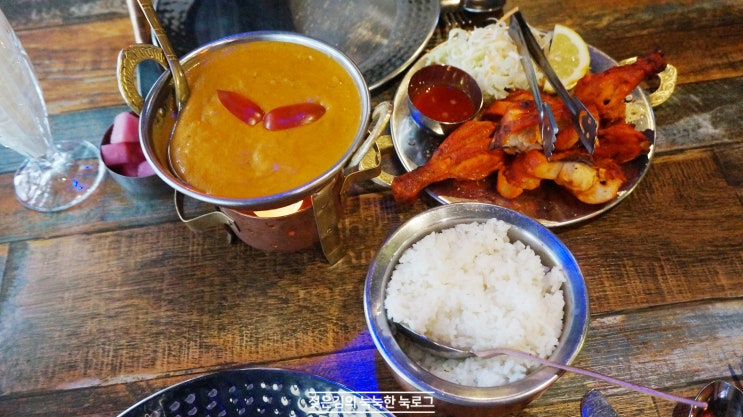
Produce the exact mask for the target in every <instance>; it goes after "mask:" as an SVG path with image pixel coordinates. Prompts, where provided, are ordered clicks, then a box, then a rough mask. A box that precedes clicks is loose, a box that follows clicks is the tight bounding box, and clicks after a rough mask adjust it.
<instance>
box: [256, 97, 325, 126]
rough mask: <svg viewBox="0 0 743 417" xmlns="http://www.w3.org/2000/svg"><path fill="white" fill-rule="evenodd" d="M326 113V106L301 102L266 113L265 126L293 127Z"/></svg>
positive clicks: (309, 121) (312, 120) (310, 121)
mask: <svg viewBox="0 0 743 417" xmlns="http://www.w3.org/2000/svg"><path fill="white" fill-rule="evenodd" d="M323 114H325V107H323V106H322V105H320V104H317V103H299V104H291V105H289V106H282V107H276V108H275V109H273V110H271V111H269V112H268V113H266V115H265V117H264V118H263V126H265V127H266V129H268V130H283V129H291V128H293V127H299V126H303V125H306V124H308V123H312V122H314V121H315V120H317V119H319V118H320V117H322V115H323Z"/></svg>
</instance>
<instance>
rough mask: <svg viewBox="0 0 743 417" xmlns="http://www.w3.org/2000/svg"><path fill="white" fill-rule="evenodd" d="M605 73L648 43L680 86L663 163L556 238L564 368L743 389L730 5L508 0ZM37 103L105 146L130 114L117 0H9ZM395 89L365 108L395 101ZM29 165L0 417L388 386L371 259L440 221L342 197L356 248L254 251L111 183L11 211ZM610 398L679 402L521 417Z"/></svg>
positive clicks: (574, 398)
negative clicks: (313, 379)
mask: <svg viewBox="0 0 743 417" xmlns="http://www.w3.org/2000/svg"><path fill="white" fill-rule="evenodd" d="M514 6H518V7H519V8H520V9H521V10H522V12H523V13H524V14H525V16H527V18H528V19H529V21H530V22H531V23H533V24H535V25H536V26H541V27H546V28H549V27H551V26H552V25H553V24H554V23H562V24H566V25H569V26H572V27H573V28H575V29H576V30H578V31H579V32H580V33H581V34H582V35H583V37H584V38H585V39H586V40H587V41H588V42H589V43H591V44H592V45H594V46H595V47H597V48H599V49H601V50H603V51H605V52H606V53H608V54H609V55H610V56H613V57H615V58H617V59H621V58H625V57H629V56H635V55H638V54H642V53H645V52H648V51H649V50H651V49H653V48H655V47H660V48H661V49H662V50H663V51H664V52H665V54H666V57H667V59H668V61H669V62H670V63H672V64H673V65H675V66H676V67H677V68H678V71H679V78H678V85H677V88H676V91H675V93H674V94H673V96H672V97H671V98H670V99H669V100H668V101H667V102H666V103H664V104H663V105H661V106H660V107H659V108H657V109H656V111H655V115H656V119H657V124H658V129H657V130H658V132H657V144H658V145H657V153H656V157H655V158H654V160H653V163H652V167H651V169H650V171H649V173H648V175H647V176H646V178H645V179H644V180H643V181H642V183H641V184H640V185H639V186H638V187H637V189H636V190H635V191H634V193H632V195H630V196H629V197H628V198H627V199H626V200H624V201H623V202H622V203H621V204H619V205H618V206H617V207H615V208H614V209H612V210H610V211H609V212H607V213H605V214H604V215H602V216H600V217H598V218H596V219H594V220H591V221H588V222H585V223H583V224H581V225H579V226H575V227H571V228H567V229H564V230H555V232H556V233H557V234H558V236H559V237H560V238H561V239H562V240H563V241H564V242H565V243H566V245H567V246H568V247H569V248H570V249H571V250H572V251H573V253H574V254H575V257H576V258H577V260H578V262H579V263H580V265H581V268H582V271H583V273H584V275H585V279H586V281H587V283H588V287H589V292H590V308H591V320H590V328H589V331H588V336H587V339H586V343H585V346H584V348H583V350H582V352H581V354H580V356H579V357H578V359H577V361H576V363H575V364H576V365H578V366H581V367H586V368H590V369H593V370H595V371H599V372H602V373H605V374H609V375H612V376H614V377H618V378H623V379H626V380H629V381H633V382H637V383H642V384H646V385H649V386H652V387H654V388H657V389H661V390H665V391H668V392H671V393H674V394H678V395H685V396H694V395H695V394H696V393H697V391H698V390H699V389H700V388H701V387H702V386H703V385H705V384H706V383H707V382H709V381H710V380H713V379H717V378H723V379H728V380H730V379H731V373H733V374H735V375H737V376H740V375H741V374H743V366H742V365H741V363H742V362H743V77H742V76H743V3H741V2H740V1H739V0H709V1H705V2H697V1H690V0H640V1H635V0H631V1H630V0H611V1H607V0H565V1H560V2H554V1H548V0H529V1H517V0H509V1H508V4H507V7H508V8H510V7H514ZM0 8H2V10H3V11H4V12H5V13H6V15H7V16H8V18H9V19H10V20H11V22H12V23H13V25H14V27H15V28H16V30H17V32H18V34H19V37H20V38H21V40H22V42H23V44H24V46H25V48H26V49H27V51H28V53H29V55H30V57H31V60H32V61H33V63H34V65H35V67H36V72H37V74H38V77H39V78H40V80H41V84H42V87H43V90H44V94H45V97H46V100H47V102H48V107H49V111H50V113H51V120H52V129H53V131H54V134H55V136H56V137H57V138H81V139H87V140H90V141H93V142H97V141H99V140H100V137H101V136H102V134H103V132H104V131H105V130H106V128H107V127H108V125H109V124H110V123H111V121H112V119H113V117H114V115H116V114H117V113H119V112H121V111H124V110H126V107H125V106H124V104H123V99H122V98H121V96H120V95H119V92H118V89H117V83H116V76H115V71H114V68H115V65H116V56H117V54H118V51H119V50H120V49H122V48H124V47H126V46H128V45H129V44H131V43H133V40H134V38H133V34H132V33H133V32H132V26H131V24H130V20H129V16H128V14H127V8H126V4H125V1H124V0H80V1H74V2H73V1H54V0H46V1H38V0H34V1H32V0H0ZM397 82H399V80H395V82H393V83H391V85H390V86H389V87H388V89H387V90H386V91H385V92H383V93H381V94H379V95H377V96H375V100H381V99H384V98H385V97H389V95H390V94H391V92H392V91H394V89H395V87H396V83H397ZM20 162H21V158H20V157H19V156H18V155H16V154H15V153H13V152H11V151H9V150H6V149H3V150H0V277H2V280H1V281H0V415H2V416H41V415H44V416H48V415H53V416H57V417H63V416H113V415H117V414H118V413H120V412H122V411H123V410H125V409H126V408H127V407H128V406H130V405H131V404H134V403H135V402H137V401H138V400H140V399H142V398H144V397H145V396H147V395H149V394H151V393H154V392H156V391H157V390H159V389H162V388H165V387H167V386H169V385H171V384H173V383H175V382H178V381H182V380H185V379H188V378H192V377H194V376H197V375H201V374H204V373H208V372H213V371H217V370H221V369H233V368H240V367H247V366H270V367H282V368H291V369H298V370H303V371H308V372H312V373H315V374H318V375H321V376H324V377H327V378H330V379H332V380H336V381H338V382H340V383H343V384H345V385H347V386H349V387H351V388H353V389H356V390H360V391H390V390H395V389H398V386H397V385H396V383H395V382H394V380H393V379H392V377H391V374H390V372H389V371H388V370H387V369H386V367H385V365H384V363H383V361H382V359H381V358H380V356H379V355H378V353H377V351H376V349H375V347H374V345H373V343H372V341H371V339H370V337H369V333H368V331H367V329H366V324H365V321H364V317H363V307H362V287H363V282H364V278H365V274H366V271H367V268H368V266H369V264H370V262H371V260H372V259H373V257H374V255H375V253H376V250H377V248H378V247H379V245H380V244H381V243H382V241H383V240H384V239H385V237H386V236H387V235H388V234H390V233H391V232H392V231H393V230H394V229H395V228H396V227H397V226H399V225H400V224H401V223H402V222H404V221H405V220H406V219H408V218H410V217H412V216H413V215H415V214H417V213H419V212H421V211H423V210H425V209H426V208H428V207H430V206H432V205H433V204H432V203H428V202H423V201H421V202H419V203H417V204H416V205H414V206H413V207H411V208H407V209H402V208H399V207H398V206H396V205H395V204H394V202H393V200H392V198H391V196H390V194H389V193H388V192H384V191H382V192H373V193H364V194H360V195H355V196H352V197H350V198H348V199H347V201H346V206H345V218H344V220H343V222H342V224H341V231H342V234H343V238H344V239H345V241H346V243H347V245H348V247H349V252H348V254H347V255H346V256H345V257H344V258H343V259H342V260H341V261H340V262H338V263H337V264H335V265H332V266H331V265H329V264H328V263H327V262H326V261H325V259H324V258H323V256H322V254H321V252H320V251H319V249H317V248H312V249H308V250H305V251H302V252H299V253H292V254H281V253H265V252H261V251H258V250H255V249H252V248H251V247H249V246H247V245H245V244H242V243H228V242H227V241H226V239H225V234H224V233H223V232H214V233H198V234H197V233H192V232H190V231H189V230H188V229H187V228H186V226H184V225H183V224H182V223H181V222H180V221H179V220H178V218H177V217H176V213H175V211H174V208H173V204H172V202H171V199H170V198H168V197H164V198H162V199H157V198H156V199H139V200H138V199H134V198H133V197H131V196H130V195H128V194H126V193H125V192H123V191H122V190H121V189H120V188H119V187H118V185H117V184H115V183H114V182H113V181H112V180H111V179H110V178H107V179H106V180H105V183H104V185H103V186H102V188H101V189H100V190H98V191H97V192H96V193H95V195H94V196H93V197H92V198H91V199H89V200H87V201H85V202H84V203H82V204H81V205H79V206H76V207H74V208H72V209H70V210H67V211H63V212H59V213H54V214H43V213H37V212H33V211H30V210H27V209H24V208H23V207H22V206H21V205H20V204H19V203H18V202H17V201H16V198H15V195H14V191H13V185H12V178H13V172H14V171H15V169H16V168H17V167H18V165H19V164H20ZM592 388H598V389H600V390H601V391H603V392H604V393H605V394H606V395H607V396H608V397H609V400H610V402H611V403H612V404H613V405H614V406H615V408H616V409H617V410H618V412H619V414H620V415H622V416H630V415H643V416H649V415H654V416H670V415H683V414H684V412H685V410H686V408H685V406H677V405H676V404H674V403H670V402H667V401H664V400H656V399H654V398H651V397H649V396H646V395H641V394H638V393H636V392H633V391H628V390H625V389H621V388H617V387H614V386H610V385H608V384H605V383H602V382H596V381H593V380H589V379H586V378H584V377H581V376H576V375H566V376H564V377H563V378H562V379H560V380H559V381H558V382H557V383H556V384H555V385H554V386H553V387H552V388H550V389H549V390H548V391H547V393H546V394H545V395H544V396H542V397H541V398H540V399H539V400H537V401H536V402H534V403H532V405H531V406H530V407H528V408H527V409H526V410H524V411H523V412H522V413H521V414H520V415H523V416H553V415H577V414H578V413H579V402H580V400H581V397H582V396H583V395H584V394H585V393H586V392H587V391H588V390H590V389H592Z"/></svg>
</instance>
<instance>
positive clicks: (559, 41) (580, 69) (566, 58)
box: [544, 24, 591, 93]
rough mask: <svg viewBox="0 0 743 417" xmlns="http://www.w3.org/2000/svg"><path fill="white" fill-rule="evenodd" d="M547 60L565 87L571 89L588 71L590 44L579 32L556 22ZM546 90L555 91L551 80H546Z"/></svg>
mask: <svg viewBox="0 0 743 417" xmlns="http://www.w3.org/2000/svg"><path fill="white" fill-rule="evenodd" d="M547 60H548V61H549V63H550V65H552V68H553V69H554V70H555V73H557V77H558V78H560V81H562V83H563V85H565V88H567V89H568V90H570V89H571V88H573V87H575V84H576V83H577V82H578V80H580V79H581V78H583V76H584V75H586V73H587V72H588V67H589V66H590V64H591V55H590V53H589V52H588V45H586V42H585V41H583V38H582V37H581V36H580V35H579V34H578V33H577V32H575V31H574V30H572V29H570V28H569V27H567V26H563V25H560V24H556V25H555V29H554V32H553V35H552V42H551V43H550V48H549V51H548V52H547ZM544 91H546V92H548V93H554V92H555V90H554V88H553V87H552V86H551V85H550V83H549V82H545V84H544Z"/></svg>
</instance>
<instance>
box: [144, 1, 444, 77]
mask: <svg viewBox="0 0 743 417" xmlns="http://www.w3.org/2000/svg"><path fill="white" fill-rule="evenodd" d="M155 9H156V10H157V13H158V15H159V17H160V19H161V21H162V24H163V27H164V29H165V32H166V33H167V35H168V36H169V38H170V40H171V43H172V44H173V49H175V52H176V54H177V55H178V56H183V55H185V54H186V53H188V52H190V51H192V50H194V49H196V48H197V47H199V46H201V45H204V44H206V43H209V42H211V41H213V40H216V39H219V38H222V37H224V36H228V35H234V34H237V33H243V32H250V31H260V30H282V31H291V32H298V33H301V34H305V35H309V36H312V37H315V38H318V39H320V40H322V41H325V42H326V43H328V44H330V45H333V46H334V47H336V48H338V49H339V50H341V51H343V52H344V53H345V54H346V55H348V57H349V58H351V60H352V61H354V62H355V63H356V65H357V66H358V67H359V69H360V70H361V73H362V74H363V75H364V78H365V79H366V82H367V84H368V86H369V89H370V90H374V89H376V88H377V87H379V86H381V85H382V84H384V83H385V82H387V81H389V80H390V79H392V78H393V77H395V76H396V75H398V74H400V73H402V72H403V71H404V70H405V68H406V67H408V66H409V65H410V64H411V63H412V62H413V61H414V60H415V58H416V57H417V56H418V55H420V53H421V52H423V49H424V48H425V46H426V43H427V42H428V40H429V39H430V37H431V35H432V34H433V30H434V28H435V27H436V22H437V20H438V16H439V10H440V6H439V2H438V1H432V0H375V1H365V0H360V1H350V0H157V1H156V3H155Z"/></svg>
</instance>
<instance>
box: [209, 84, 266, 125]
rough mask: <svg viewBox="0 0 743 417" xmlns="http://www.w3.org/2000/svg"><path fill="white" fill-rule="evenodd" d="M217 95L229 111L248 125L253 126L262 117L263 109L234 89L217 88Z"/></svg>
mask: <svg viewBox="0 0 743 417" xmlns="http://www.w3.org/2000/svg"><path fill="white" fill-rule="evenodd" d="M217 96H218V97H219V101H220V102H221V103H222V105H223V106H224V107H225V108H226V109H227V110H229V111H230V113H232V114H234V115H235V117H237V118H238V119H240V120H242V121H243V122H245V123H247V124H249V125H250V126H254V125H255V124H257V123H258V122H260V121H261V120H262V119H263V115H264V112H263V109H261V108H260V106H259V105H257V104H255V103H253V101H251V100H250V99H249V98H247V97H245V96H244V95H242V94H240V93H236V92H234V91H227V90H217Z"/></svg>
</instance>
